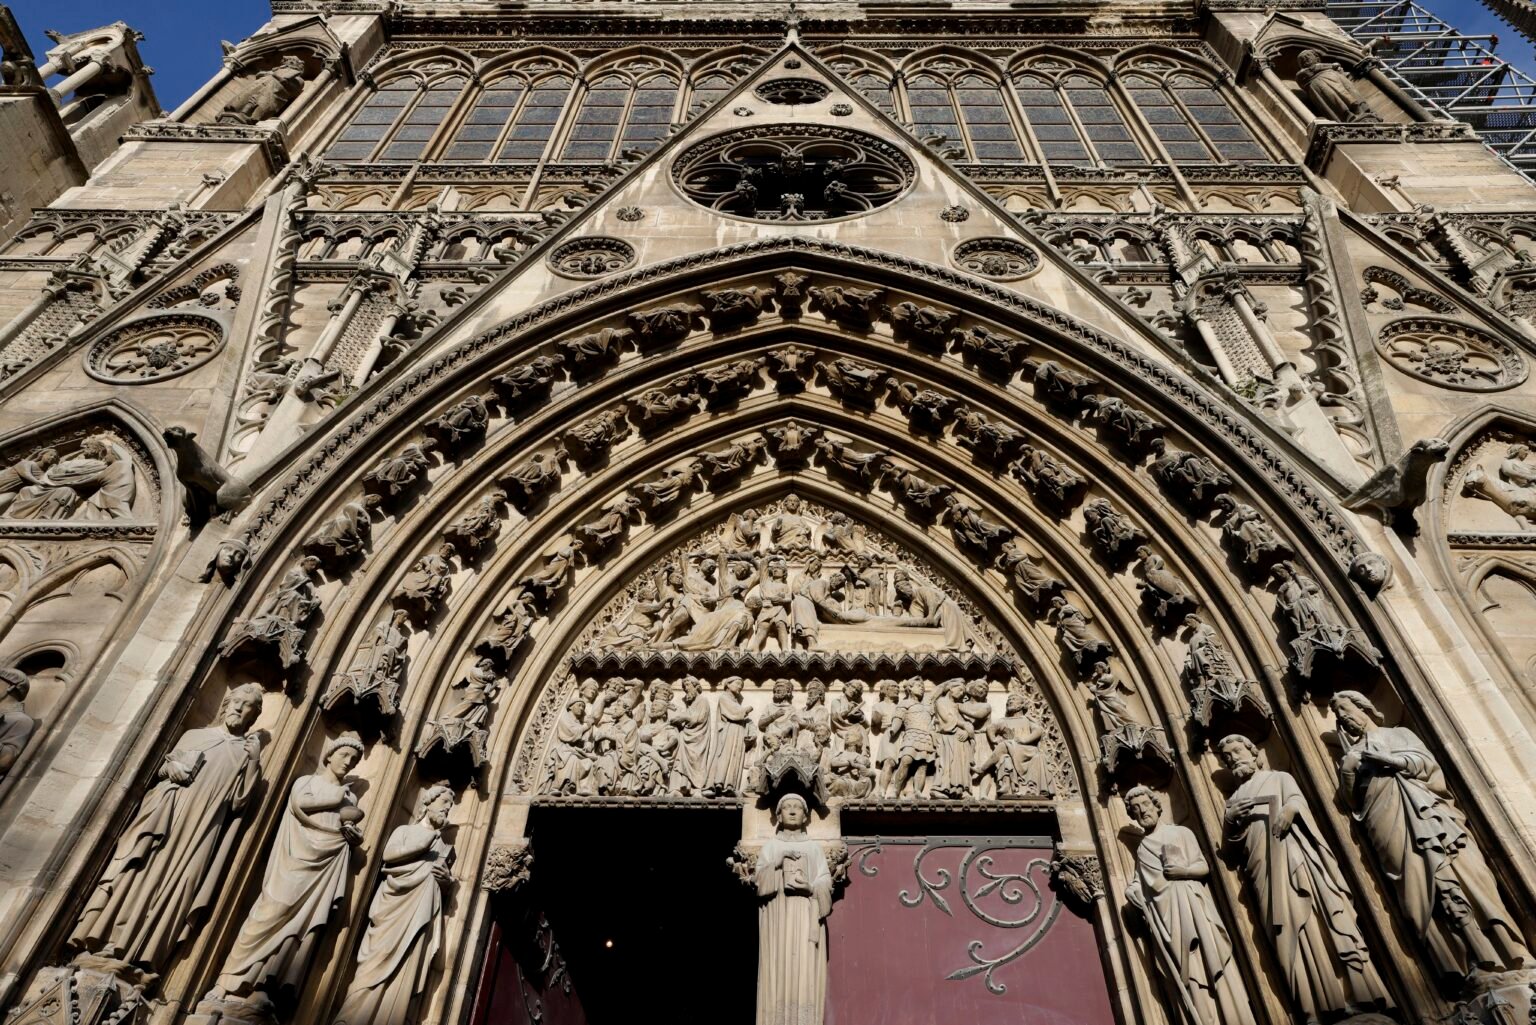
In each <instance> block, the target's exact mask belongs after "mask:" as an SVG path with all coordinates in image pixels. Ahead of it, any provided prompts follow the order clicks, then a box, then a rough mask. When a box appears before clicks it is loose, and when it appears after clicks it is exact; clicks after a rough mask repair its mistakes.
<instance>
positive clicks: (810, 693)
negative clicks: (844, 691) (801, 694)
mask: <svg viewBox="0 0 1536 1025" xmlns="http://www.w3.org/2000/svg"><path fill="white" fill-rule="evenodd" d="M825 700H827V685H826V684H824V683H822V682H821V681H820V680H812V681H811V682H810V683H808V684H806V685H805V703H806V704H808V705H819V704H821V703H822V702H823V701H825Z"/></svg>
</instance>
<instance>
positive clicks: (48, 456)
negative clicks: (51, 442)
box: [32, 448, 59, 470]
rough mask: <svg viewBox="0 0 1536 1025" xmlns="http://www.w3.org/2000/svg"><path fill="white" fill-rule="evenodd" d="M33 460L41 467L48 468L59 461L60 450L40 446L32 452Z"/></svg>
mask: <svg viewBox="0 0 1536 1025" xmlns="http://www.w3.org/2000/svg"><path fill="white" fill-rule="evenodd" d="M32 461H33V462H34V463H36V464H37V465H38V468H39V469H42V470H46V469H48V467H50V466H52V465H53V464H54V463H56V462H58V461H59V450H58V449H56V448H40V449H38V450H37V451H36V452H34V453H33V454H32Z"/></svg>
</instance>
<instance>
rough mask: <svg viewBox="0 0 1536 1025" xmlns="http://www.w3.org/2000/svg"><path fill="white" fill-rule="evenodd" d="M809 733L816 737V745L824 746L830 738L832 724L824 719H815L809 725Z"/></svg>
mask: <svg viewBox="0 0 1536 1025" xmlns="http://www.w3.org/2000/svg"><path fill="white" fill-rule="evenodd" d="M811 735H812V736H813V737H815V738H816V744H817V746H818V747H826V746H827V742H828V741H830V740H831V739H832V724H831V723H829V722H827V721H826V720H825V719H817V720H816V722H815V723H814V724H813V725H812V726H811Z"/></svg>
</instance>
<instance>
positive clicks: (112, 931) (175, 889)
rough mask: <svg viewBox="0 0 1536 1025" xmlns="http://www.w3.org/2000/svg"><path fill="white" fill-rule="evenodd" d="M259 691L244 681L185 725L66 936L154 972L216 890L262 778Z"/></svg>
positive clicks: (72, 941) (80, 946) (73, 942)
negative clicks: (215, 709)
mask: <svg viewBox="0 0 1536 1025" xmlns="http://www.w3.org/2000/svg"><path fill="white" fill-rule="evenodd" d="M261 703H262V691H261V687H259V686H258V685H256V684H254V683H246V684H241V685H240V686H238V687H235V688H234V689H233V690H231V691H230V692H229V693H228V694H226V695H225V696H224V700H223V702H221V703H220V706H219V713H218V716H217V719H216V721H215V723H214V725H212V726H206V727H202V728H200V729H194V730H188V731H187V732H186V733H183V734H182V735H181V738H180V739H179V740H178V741H177V742H176V746H175V747H174V748H172V749H171V752H170V753H169V754H167V755H166V756H165V759H164V760H163V761H162V762H161V764H160V772H159V779H158V782H156V783H155V785H154V786H153V787H152V788H151V789H150V791H149V793H147V794H145V795H144V799H143V801H141V802H140V804H139V810H138V812H137V813H136V814H135V815H134V817H133V818H132V819H131V820H130V821H129V823H128V825H127V826H126V827H125V828H124V830H123V832H122V835H121V836H119V837H118V841H117V847H116V849H115V851H114V852H113V855H112V860H111V861H109V862H108V863H107V867H106V869H105V870H104V871H103V872H102V874H101V879H100V881H99V882H98V883H97V884H96V889H95V890H94V891H93V892H92V894H91V897H90V900H89V901H88V902H87V903H86V906H85V911H84V912H83V913H82V914H81V916H80V921H79V923H78V924H77V925H76V926H75V930H74V932H73V933H72V934H71V935H70V945H71V946H73V947H76V948H78V949H81V950H85V951H88V952H90V953H93V954H101V955H103V956H106V957H110V958H114V959H116V960H119V961H125V962H127V963H129V964H133V965H137V966H139V967H142V968H145V969H148V970H150V971H153V972H161V971H163V970H164V969H165V968H166V967H168V962H169V960H170V956H171V954H172V953H173V952H174V951H175V949H176V947H177V946H178V945H179V944H180V943H181V942H182V941H183V940H185V939H187V938H188V937H189V936H190V935H191V934H192V932H193V930H194V929H195V928H196V926H197V924H198V921H199V919H200V918H201V916H202V913H203V911H204V910H205V909H207V908H208V907H209V905H211V904H212V903H213V901H214V900H215V899H216V898H217V896H218V891H219V888H220V885H221V883H222V882H223V880H224V879H225V878H226V869H227V868H228V862H229V857H230V854H231V853H232V852H233V849H234V843H235V839H236V837H235V832H236V831H235V829H234V819H235V818H236V817H237V816H238V815H239V814H240V812H241V811H243V810H244V808H245V806H246V803H247V801H249V800H250V797H251V795H252V794H253V793H254V792H255V790H256V787H257V784H259V783H260V781H261V765H260V761H259V756H260V754H261V739H260V737H259V736H258V735H257V734H254V733H251V732H250V729H251V726H252V725H253V724H254V723H255V722H256V718H257V716H258V715H260V714H261Z"/></svg>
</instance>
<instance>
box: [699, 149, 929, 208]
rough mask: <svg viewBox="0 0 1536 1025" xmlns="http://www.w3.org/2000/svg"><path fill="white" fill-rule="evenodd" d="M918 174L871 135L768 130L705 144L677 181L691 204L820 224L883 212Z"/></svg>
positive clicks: (904, 160) (909, 164)
mask: <svg viewBox="0 0 1536 1025" xmlns="http://www.w3.org/2000/svg"><path fill="white" fill-rule="evenodd" d="M914 174H915V169H914V168H913V166H912V162H911V161H910V160H908V159H907V157H906V156H905V154H903V153H902V152H901V151H900V150H898V149H897V148H896V147H895V146H892V145H891V144H890V143H888V142H885V141H883V140H881V139H877V138H876V137H874V136H873V135H867V134H865V133H863V132H857V131H853V130H851V129H847V128H833V127H828V126H825V125H765V126H762V127H757V128H746V129H741V130H739V131H735V132H728V133H726V134H724V135H719V136H716V137H715V138H713V139H707V140H705V141H704V142H701V143H699V144H697V145H695V146H693V147H691V148H689V149H688V150H685V151H684V152H683V154H682V155H681V156H679V157H678V159H677V162H676V163H675V164H674V165H673V168H672V177H673V181H674V182H675V183H676V184H677V187H678V188H679V189H681V190H682V192H683V193H684V194H685V195H687V196H688V198H690V199H692V200H693V201H694V202H696V203H699V204H701V205H703V206H707V207H709V208H710V209H711V210H718V211H721V212H722V213H729V214H735V215H736V216H738V217H746V218H750V219H752V220H757V221H819V220H826V219H828V218H833V217H846V216H849V215H853V214H860V213H864V212H866V211H869V210H873V209H875V208H876V207H880V206H884V205H885V204H887V203H889V202H891V201H892V200H893V199H895V198H896V197H897V196H899V195H901V194H902V193H903V192H905V191H906V189H907V187H908V186H909V185H911V183H912V181H913V176H914Z"/></svg>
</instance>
